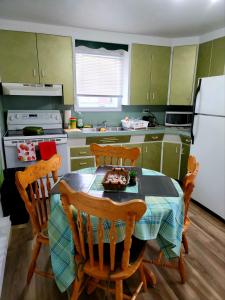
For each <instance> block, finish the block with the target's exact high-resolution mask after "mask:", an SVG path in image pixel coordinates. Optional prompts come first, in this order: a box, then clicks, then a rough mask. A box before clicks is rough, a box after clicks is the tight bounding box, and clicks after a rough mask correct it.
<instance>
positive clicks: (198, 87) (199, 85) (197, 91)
mask: <svg viewBox="0 0 225 300" xmlns="http://www.w3.org/2000/svg"><path fill="white" fill-rule="evenodd" d="M201 84H202V79H201V78H200V79H199V82H198V86H197V88H196V91H195V96H194V101H193V114H192V124H191V143H192V145H194V141H195V136H194V131H193V127H194V119H195V116H196V115H197V114H196V113H195V108H196V103H197V98H198V94H199V92H200V90H201Z"/></svg>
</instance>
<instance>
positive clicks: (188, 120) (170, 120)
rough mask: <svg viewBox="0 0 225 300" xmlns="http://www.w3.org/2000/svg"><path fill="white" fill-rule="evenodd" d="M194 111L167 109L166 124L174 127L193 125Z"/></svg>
mask: <svg viewBox="0 0 225 300" xmlns="http://www.w3.org/2000/svg"><path fill="white" fill-rule="evenodd" d="M192 120H193V112H189V111H185V112H183V111H182V112H181V111H179V112H178V111H166V114H165V125H166V126H174V127H191V124H192Z"/></svg>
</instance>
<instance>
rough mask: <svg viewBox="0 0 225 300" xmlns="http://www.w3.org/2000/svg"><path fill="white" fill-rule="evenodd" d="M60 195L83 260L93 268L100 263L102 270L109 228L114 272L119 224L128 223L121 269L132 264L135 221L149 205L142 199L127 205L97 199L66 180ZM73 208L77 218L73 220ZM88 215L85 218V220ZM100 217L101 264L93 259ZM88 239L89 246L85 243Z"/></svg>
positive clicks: (111, 267) (106, 199) (62, 182)
mask: <svg viewBox="0 0 225 300" xmlns="http://www.w3.org/2000/svg"><path fill="white" fill-rule="evenodd" d="M60 193H61V200H62V204H63V208H64V211H65V213H66V215H67V218H68V221H69V224H70V228H71V231H72V235H73V240H74V244H75V248H76V251H77V253H78V254H79V255H80V256H81V257H83V258H84V259H87V257H88V259H89V261H90V265H91V267H93V266H94V265H96V263H98V264H99V266H98V268H99V270H100V271H102V270H103V268H104V236H105V228H106V227H107V228H109V241H110V246H109V247H110V271H114V269H115V266H116V264H115V263H116V262H115V256H116V243H117V239H118V237H117V228H116V221H118V220H121V221H123V222H125V223H126V230H125V240H124V249H123V254H122V260H121V269H122V270H125V269H126V268H127V267H128V265H129V260H130V248H131V244H132V238H131V237H132V234H133V232H134V226H135V222H136V221H138V220H139V219H140V218H141V216H142V215H143V214H144V213H145V211H146V204H145V202H144V201H142V200H139V199H138V200H131V201H128V202H126V203H116V202H114V201H112V200H110V199H109V198H97V197H93V196H91V195H88V194H86V193H83V192H76V191H74V190H73V189H72V188H71V187H70V186H69V185H68V184H67V183H66V182H65V181H64V180H62V181H61V182H60ZM74 208H75V209H76V215H77V217H74ZM84 216H85V217H84ZM94 217H97V218H98V224H97V238H98V257H99V259H98V262H95V259H94V249H93V246H94V241H93V223H92V220H93V219H92V218H94ZM86 240H87V244H88V250H87V251H88V253H86V249H87V247H85V242H86Z"/></svg>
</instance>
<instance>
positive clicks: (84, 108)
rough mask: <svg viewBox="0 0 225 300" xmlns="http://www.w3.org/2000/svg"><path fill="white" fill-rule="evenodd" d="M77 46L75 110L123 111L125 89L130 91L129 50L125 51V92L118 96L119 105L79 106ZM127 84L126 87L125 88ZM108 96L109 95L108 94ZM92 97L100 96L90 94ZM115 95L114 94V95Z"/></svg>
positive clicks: (123, 88)
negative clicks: (128, 79) (113, 106)
mask: <svg viewBox="0 0 225 300" xmlns="http://www.w3.org/2000/svg"><path fill="white" fill-rule="evenodd" d="M76 53H77V52H76V47H74V68H75V103H74V109H75V111H81V112H104V111H107V112H110V111H112V112H113V111H115V112H117V111H122V104H123V103H124V90H126V93H125V94H127V92H128V81H127V78H128V74H126V73H129V69H128V68H127V66H128V65H129V52H128V51H124V58H123V59H124V66H123V87H122V90H123V94H122V96H118V97H116V96H115V97H116V98H118V105H117V107H115V108H112V107H102V106H99V107H80V106H79V101H78V97H79V96H78V94H77V80H76V72H77V70H76ZM125 86H126V88H125ZM80 96H85V95H80ZM107 96H108V95H107ZM107 96H99V97H107ZM90 97H98V95H90ZM113 97H114V96H113Z"/></svg>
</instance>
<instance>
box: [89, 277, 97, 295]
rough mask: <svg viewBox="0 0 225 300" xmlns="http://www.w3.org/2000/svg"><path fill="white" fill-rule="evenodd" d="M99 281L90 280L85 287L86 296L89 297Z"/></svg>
mask: <svg viewBox="0 0 225 300" xmlns="http://www.w3.org/2000/svg"><path fill="white" fill-rule="evenodd" d="M99 281H100V280H99V279H97V278H91V279H90V280H89V282H88V285H87V294H88V295H91V294H92V293H93V292H94V291H95V290H96V288H97V284H98V283H99Z"/></svg>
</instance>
